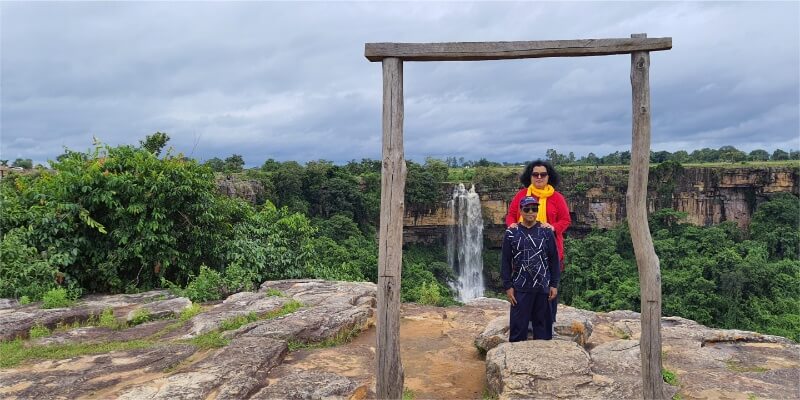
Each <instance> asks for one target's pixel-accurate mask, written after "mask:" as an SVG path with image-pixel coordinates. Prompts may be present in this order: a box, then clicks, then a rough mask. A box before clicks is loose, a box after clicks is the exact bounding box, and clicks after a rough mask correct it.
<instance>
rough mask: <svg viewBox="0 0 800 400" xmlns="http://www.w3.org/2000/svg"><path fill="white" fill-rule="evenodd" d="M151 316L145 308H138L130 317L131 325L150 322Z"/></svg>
mask: <svg viewBox="0 0 800 400" xmlns="http://www.w3.org/2000/svg"><path fill="white" fill-rule="evenodd" d="M151 319H152V316H151V315H150V310H148V309H146V308H138V309H136V310H135V311H134V312H133V315H132V316H131V325H140V324H143V323H145V322H147V321H150V320H151Z"/></svg>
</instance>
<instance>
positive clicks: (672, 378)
mask: <svg viewBox="0 0 800 400" xmlns="http://www.w3.org/2000/svg"><path fill="white" fill-rule="evenodd" d="M661 378H662V379H664V382H667V383H668V384H670V385H672V386H678V376H677V375H675V372H672V371H670V370H668V369H666V368H663V369H662V370H661Z"/></svg>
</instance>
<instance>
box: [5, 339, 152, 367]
mask: <svg viewBox="0 0 800 400" xmlns="http://www.w3.org/2000/svg"><path fill="white" fill-rule="evenodd" d="M154 345H155V343H154V342H152V341H150V340H132V341H127V342H107V343H68V344H56V345H31V344H27V343H25V342H23V341H22V340H13V341H5V342H0V354H2V355H3V357H0V368H11V367H14V366H17V365H19V364H20V363H22V362H25V361H28V360H35V359H45V360H60V359H65V358H71V357H77V356H82V355H87V354H102V353H110V352H112V351H125V350H136V349H142V348H147V347H152V346H154Z"/></svg>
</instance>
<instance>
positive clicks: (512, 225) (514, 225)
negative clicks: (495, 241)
mask: <svg viewBox="0 0 800 400" xmlns="http://www.w3.org/2000/svg"><path fill="white" fill-rule="evenodd" d="M516 227H517V223H516V222H514V223H513V224H511V225H509V226H508V229H514V228H516Z"/></svg>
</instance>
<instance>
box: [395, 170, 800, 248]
mask: <svg viewBox="0 0 800 400" xmlns="http://www.w3.org/2000/svg"><path fill="white" fill-rule="evenodd" d="M664 165H665V166H664V167H654V168H651V170H650V176H649V185H648V187H649V190H648V208H649V210H650V212H653V211H655V210H658V209H662V208H673V209H675V210H678V211H681V212H685V213H686V214H687V222H689V223H692V224H696V225H703V226H708V225H714V224H718V223H720V222H724V221H733V222H735V223H736V224H737V225H739V227H741V228H743V229H746V228H747V227H748V226H749V224H750V218H751V216H752V215H753V212H755V210H756V207H757V206H758V204H760V203H762V202H764V201H766V200H767V199H768V198H769V197H770V196H771V195H773V194H775V193H781V192H788V193H793V194H795V195H799V194H800V183H798V181H799V180H800V166H798V167H762V168H759V167H686V168H684V167H681V166H680V165H677V164H672V165H669V164H664ZM561 178H562V182H561V184H560V185H559V188H558V190H559V191H560V192H561V193H562V194H564V196H565V197H566V199H567V204H568V206H569V208H570V214H571V216H572V226H571V227H570V230H569V232H570V234H572V235H582V234H585V233H586V232H588V231H589V230H591V229H592V228H600V229H607V228H613V227H615V226H617V225H618V224H620V223H623V222H624V221H625V213H626V210H625V193H626V191H627V184H628V170H627V168H624V169H623V168H619V169H613V168H597V169H593V170H580V171H564V172H562V174H561ZM516 179H517V178H516V176H515V175H513V174H509V175H508V176H507V177H505V181H504V182H503V183H501V184H494V185H491V186H487V185H481V184H478V185H476V189H477V191H478V193H480V196H481V204H482V210H483V218H484V224H485V225H484V237H485V239H486V243H487V245H489V246H490V247H497V246H499V244H500V242H501V238H502V232H503V230H504V227H505V215H506V213H507V212H508V203H509V202H510V200H511V198H512V197H513V196H514V194H515V193H516V192H517V190H519V182H518V181H517V180H516ZM448 195H449V191H448V190H446V189H445V190H442V197H443V198H442V201H441V202H440V203H439V207H437V208H436V209H433V210H430V211H429V212H427V213H419V212H412V211H407V212H406V215H405V218H404V240H405V241H406V242H407V243H426V244H435V243H444V240H445V237H446V234H447V228H448V227H449V226H450V225H451V224H452V223H453V222H452V221H453V217H452V215H450V210H449V209H448V207H447V200H448Z"/></svg>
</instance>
